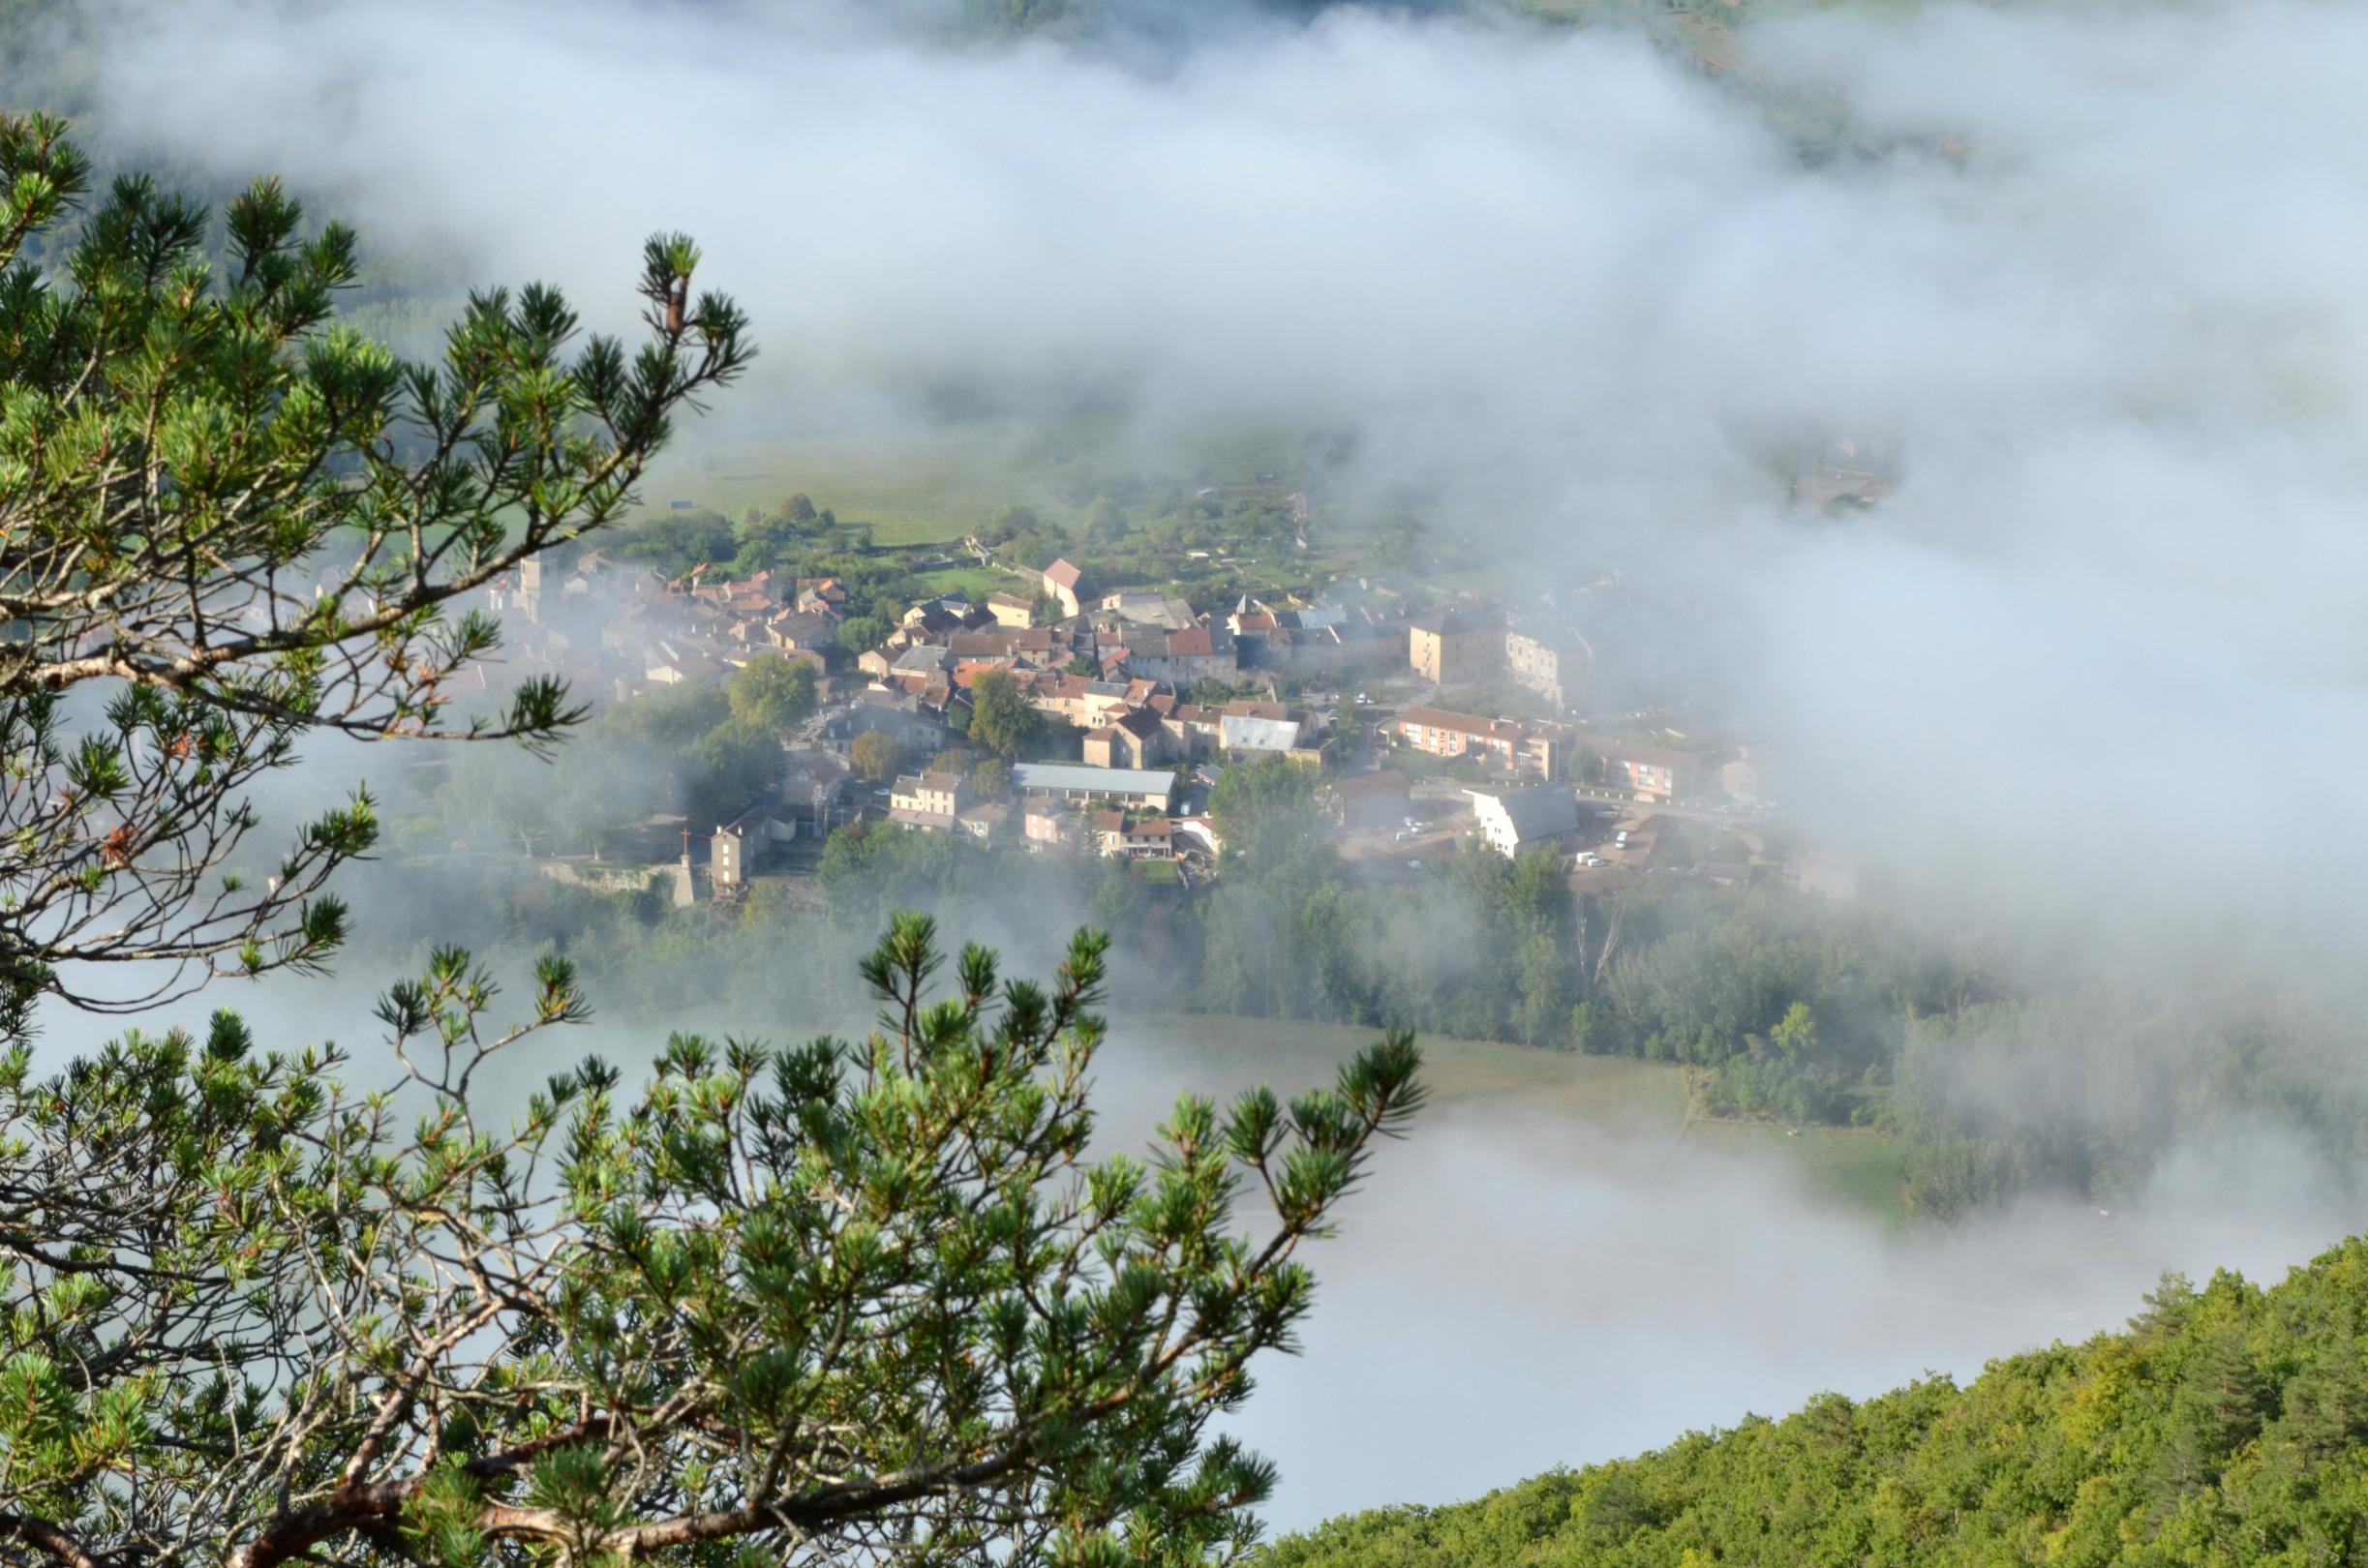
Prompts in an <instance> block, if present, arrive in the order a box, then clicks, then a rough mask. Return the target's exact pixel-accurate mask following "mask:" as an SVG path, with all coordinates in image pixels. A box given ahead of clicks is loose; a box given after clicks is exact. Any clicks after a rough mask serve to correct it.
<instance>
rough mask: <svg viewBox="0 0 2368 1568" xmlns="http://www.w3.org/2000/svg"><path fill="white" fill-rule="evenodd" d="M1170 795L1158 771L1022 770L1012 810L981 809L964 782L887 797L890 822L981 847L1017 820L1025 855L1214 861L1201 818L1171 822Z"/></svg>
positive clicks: (938, 778)
mask: <svg viewBox="0 0 2368 1568" xmlns="http://www.w3.org/2000/svg"><path fill="white" fill-rule="evenodd" d="M1175 788H1176V781H1175V774H1174V773H1172V772H1169V771H1167V770H1164V769H1128V768H1087V767H1080V766H1078V765H1074V764H1061V763H1021V764H1019V765H1018V766H1017V767H1016V768H1014V769H1012V796H1013V800H1012V801H1011V802H1005V801H1000V800H989V801H981V800H978V799H974V798H973V796H972V794H971V789H970V781H969V779H968V777H967V776H966V775H963V774H960V773H940V772H924V773H913V774H908V775H906V776H905V777H903V778H899V779H897V780H896V787H895V788H894V789H893V790H892V791H891V792H890V794H889V810H888V820H889V821H890V822H892V823H895V824H896V825H897V826H899V827H902V828H910V829H922V830H925V831H938V832H962V833H968V834H970V835H971V836H973V837H975V838H981V839H986V838H991V837H993V836H994V835H995V834H996V833H997V832H998V831H1002V830H1004V829H1007V827H1008V826H1009V824H1010V823H1011V821H1012V819H1013V818H1014V817H1015V816H1017V818H1018V820H1019V825H1020V830H1021V831H1022V832H1023V833H1024V834H1025V835H1026V842H1027V844H1028V847H1029V848H1031V849H1054V848H1064V849H1077V848H1084V849H1090V850H1093V851H1095V852H1096V853H1099V854H1102V855H1109V856H1119V857H1123V858H1126V859H1172V858H1174V857H1175V856H1176V855H1177V854H1178V853H1180V852H1181V851H1183V850H1184V849H1186V848H1188V847H1191V848H1199V849H1200V850H1203V851H1205V852H1207V853H1209V854H1212V855H1213V854H1215V853H1216V852H1217V848H1218V844H1217V839H1216V836H1215V833H1214V832H1213V830H1212V829H1210V827H1209V824H1208V820H1207V819H1206V818H1205V817H1175V816H1172V815H1170V812H1171V811H1172V809H1173V806H1174V800H1175Z"/></svg>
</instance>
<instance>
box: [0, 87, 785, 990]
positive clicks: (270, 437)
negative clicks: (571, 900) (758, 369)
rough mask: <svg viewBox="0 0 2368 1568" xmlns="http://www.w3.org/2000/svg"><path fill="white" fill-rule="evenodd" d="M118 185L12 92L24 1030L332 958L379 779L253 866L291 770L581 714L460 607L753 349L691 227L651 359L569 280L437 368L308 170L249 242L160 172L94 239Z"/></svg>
mask: <svg viewBox="0 0 2368 1568" xmlns="http://www.w3.org/2000/svg"><path fill="white" fill-rule="evenodd" d="M88 181H89V164H88V161H87V160H86V159H85V158H84V157H83V155H82V154H81V153H80V152H78V151H77V150H76V148H75V146H74V145H73V144H72V142H71V141H69V140H68V139H67V138H66V136H65V127H64V126H63V124H62V123H61V122H59V121H58V120H56V119H53V118H51V117H48V116H45V115H27V116H21V117H16V116H0V380H4V381H5V389H4V390H0V618H5V630H4V631H0V841H4V842H5V843H6V845H7V852H6V856H5V859H0V1034H7V1035H16V1034H20V1033H21V1032H22V1030H23V1028H24V1027H25V1024H26V1022H27V1019H28V1016H29V1012H30V1010H31V1008H32V1006H33V1005H34V1003H35V1001H36V1000H37V999H38V998H39V997H41V996H42V995H44V994H53V995H60V996H64V997H66V998H67V999H68V1000H71V1001H73V1002H75V1003H76V1004H78V1005H81V1006H85V1007H95V1008H102V1009H111V1010H131V1009H134V1008H137V1007H140V1006H144V1005H148V1004H150V1003H152V1002H154V1001H156V1000H158V999H160V998H162V997H165V996H168V995H172V994H177V993H178V992H180V991H182V990H185V989H187V988H189V987H191V986H194V985H196V984H199V983H202V982H203V980H205V979H207V978H209V977H211V976H213V975H216V974H220V973H226V972H228V973H236V974H241V975H250V974H256V973H259V972H261V971H264V970H268V969H273V968H297V969H304V968H310V967H314V966H317V965H318V964H319V962H320V960H321V959H322V958H323V957H324V956H326V955H327V954H328V953H329V952H331V951H332V950H335V948H336V947H337V946H338V944H339V942H340V940H341V939H342V937H343V934H344V930H345V911H344V908H343V906H342V905H341V904H340V903H339V902H338V901H337V899H336V898H335V897H334V896H332V895H329V894H327V893H326V892H325V891H324V889H325V885H326V883H327V880H328V878H329V876H330V874H331V872H333V871H334V870H335V869H336V867H337V866H338V865H340V864H342V863H343V862H344V861H346V860H348V859H351V858H353V857H354V856H356V855H359V854H362V853H364V852H366V851H367V850H368V849H369V847H370V846H371V844H372V843H373V842H374V840H375V836H376V830H377V828H376V822H375V819H374V816H373V809H372V802H371V800H370V799H369V797H368V796H367V795H366V794H362V795H357V796H356V797H355V798H354V799H352V800H351V801H349V803H348V804H346V805H345V806H343V807H340V808H338V809H336V810H333V811H330V812H328V813H326V814H324V815H323V816H322V817H321V818H320V819H319V821H317V822H315V823H312V824H309V825H307V826H306V827H305V828H304V829H302V830H301V831H300V832H299V833H298V834H297V835H296V837H295V840H294V842H293V843H292V844H290V845H288V847H287V848H286V849H285V850H283V851H282V852H281V853H280V854H278V855H277V856H276V857H263V858H259V859H258V858H255V857H247V858H245V859H241V857H240V855H239V851H240V847H241V843H242V840H244V839H245V838H246V836H247V834H248V833H249V831H250V830H251V829H253V828H254V827H255V826H256V816H255V813H254V811H253V810H252V808H251V806H250V804H249V798H250V794H251V791H252V790H253V788H254V786H255V784H256V783H257V781H258V779H259V778H260V777H261V776H262V775H264V774H265V773H268V772H269V771H271V770H273V769H280V768H284V767H287V766H288V764H289V763H291V762H292V761H293V760H294V758H295V747H296V744H297V742H298V741H299V740H301V739H303V738H304V737H305V736H307V735H308V734H312V733H316V732H324V731H326V732H334V733H339V734H344V735H349V736H354V737H358V738H361V739H371V740H376V739H388V738H394V737H443V738H448V739H515V740H520V741H524V742H526V743H528V744H541V743H545V742H548V741H549V740H550V739H552V738H554V737H555V736H556V735H558V733H559V732H560V731H562V729H564V728H565V727H566V726H567V725H568V724H570V723H572V722H574V721H575V720H576V719H577V718H578V717H580V716H581V710H580V709H578V708H576V707H574V706H573V705H571V703H570V702H569V700H568V697H567V694H566V692H565V690H564V689H563V688H562V686H561V685H560V683H559V682H557V681H555V680H551V679H548V678H536V679H529V680H527V681H525V682H524V683H522V684H521V685H520V686H518V687H517V689H516V690H515V691H514V692H512V693H511V694H509V696H508V698H507V700H506V702H505V703H503V704H502V705H501V706H500V707H499V708H498V709H495V710H491V711H479V712H473V713H469V714H466V715H461V714H457V713H455V712H454V711H453V709H452V704H453V695H452V683H453V679H454V678H455V676H456V675H457V674H458V673H459V672H460V671H462V670H463V669H464V668H465V667H467V666H469V665H471V663H473V662H475V661H478V660H481V659H483V658H485V657H486V656H487V655H489V654H491V653H493V652H494V651H495V650H496V649H497V648H498V646H499V634H498V629H497V627H496V625H495V622H494V621H493V620H492V619H491V618H489V617H487V616H486V615H484V614H482V613H481V612H477V611H473V610H471V611H462V610H461V609H460V607H459V606H457V605H455V604H454V602H453V601H454V600H455V599H457V598H458V597H459V596H460V595H463V594H466V593H469V592H471V590H473V589H476V588H482V587H483V586H484V585H486V584H488V583H490V582H492V581H493V580H494V579H495V578H497V577H498V576H500V575H501V573H503V572H505V571H507V570H509V569H510V568H512V567H513V566H515V565H517V564H518V563H519V562H520V561H522V560H524V559H526V558H528V557H530V556H531V555H533V554H535V553H537V552H539V551H543V550H547V549H550V548H551V547H553V546H555V545H559V544H562V543H565V542H566V541H568V540H571V539H575V538H578V537H580V536H581V535H582V534H583V533H585V532H586V531H587V530H589V529H591V528H597V527H599V526H600V525H601V524H603V523H605V522H608V521H610V520H611V519H613V518H614V517H616V516H617V515H618V514H619V512H620V511H621V510H622V509H623V508H624V507H626V506H627V505H629V504H630V503H631V502H632V500H633V486H634V485H635V483H636V482H637V481H638V480H639V479H640V477H641V476H642V474H643V472H644V470H645V468H646V467H647V465H648V464H649V462H650V460H651V459H652V458H653V456H654V455H655V454H656V453H657V452H658V451H659V450H660V449H661V448H662V447H663V446H664V445H665V444H666V441H667V439H668V437H669V436H670V434H671V430H672V425H671V421H672V418H673V416H674V415H675V413H676V412H677V411H678V410H680V409H681V408H683V407H696V405H697V399H698V398H699V396H700V395H701V394H702V393H703V392H705V391H707V390H709V389H712V388H715V387H719V386H722V385H725V384H727V383H728V382H730V381H731V380H733V379H734V378H735V377H738V376H739V375H740V373H741V372H742V371H743V370H744V368H745V366H746V365H747V363H748V361H749V359H750V357H751V356H752V354H753V353H754V349H753V347H751V345H750V344H749V342H748V341H747V338H746V334H745V323H744V318H743V316H742V314H741V312H740V310H739V308H738V307H737V306H735V305H734V304H733V303H732V301H731V300H729V299H728V298H725V297H724V296H722V295H719V294H713V293H707V294H700V295H698V296H697V297H696V298H695V299H694V297H693V295H692V293H691V276H692V272H693V270H694V268H695V267H696V264H697V261H698V253H697V251H696V249H695V248H694V247H693V246H692V244H691V243H690V241H689V240H687V239H686V238H684V237H683V236H681V235H660V236H657V237H655V238H653V239H652V240H651V241H650V243H649V245H648V247H647V248H646V252H645V255H644V257H643V272H642V277H641V281H640V286H639V291H640V295H641V298H642V301H643V306H644V309H643V321H644V323H645V326H646V328H647V338H646V340H645V341H644V342H643V343H642V344H641V345H640V346H639V347H638V348H637V349H635V350H633V351H632V352H630V353H628V352H627V350H626V348H625V347H623V345H622V344H621V343H620V342H618V341H617V340H616V339H613V338H609V337H606V336H602V335H598V334H593V335H589V336H584V337H582V339H581V341H580V343H579V341H578V340H579V333H578V323H577V317H576V316H575V315H574V313H573V312H572V311H571V310H570V309H569V308H568V306H567V304H566V302H565V301H564V300H563V299H562V297H561V296H560V294H559V293H558V292H557V291H556V290H554V289H551V288H549V287H546V286H540V285H535V286H528V287H526V288H523V289H521V290H519V291H518V292H517V293H515V294H512V293H510V292H508V291H505V290H495V291H491V292H486V293H481V294H477V295H474V296H472V298H471V301H470V305H469V308H468V311H467V313H466V315H465V316H464V317H463V319H462V320H461V321H460V322H458V323H457V324H456V325H454V326H453V327H452V328H451V329H450V331H449V332H448V333H447V335H446V346H445V350H444V352H443V354H442V356H441V358H440V360H439V361H437V362H433V363H425V364H410V363H406V362H404V361H402V360H400V359H398V358H397V357H395V356H394V355H393V354H392V353H390V352H388V351H387V350H386V349H385V348H383V347H380V346H379V345H377V344H374V343H372V342H369V341H368V340H366V339H364V338H362V337H360V336H359V335H357V334H355V333H353V332H352V331H350V330H349V329H347V328H344V327H342V326H340V325H338V324H336V323H335V321H334V320H333V310H332V304H333V299H334V296H335V295H336V293H337V292H338V290H340V289H341V288H343V287H345V286H349V285H350V284H351V283H352V281H353V279H354V276H355V251H354V239H353V235H352V234H351V232H350V231H349V230H348V229H346V228H344V227H343V226H338V225H335V224H331V225H328V226H324V227H322V228H321V229H320V230H319V233H318V234H315V235H312V236H311V237H309V238H308V237H305V235H304V232H303V228H304V225H303V214H302V212H301V210H300V209H299V207H298V205H297V204H296V203H295V202H294V201H293V200H291V199H289V198H288V196H286V195H285V194H283V193H282V191H281V190H280V189H279V187H278V186H277V185H276V184H275V183H273V182H271V181H268V180H265V181H258V183H257V184H256V185H255V186H254V187H253V188H252V189H251V190H250V191H248V192H247V193H246V194H245V195H244V196H240V197H238V198H237V199H236V200H234V201H232V202H230V203H229V204H228V208H227V210H226V211H225V213H224V215H223V225H222V245H221V251H222V255H223V260H222V262H221V263H220V264H219V265H216V264H212V263H209V261H208V260H207V259H206V254H207V241H208V236H209V233H210V232H211V227H210V221H209V217H208V215H207V213H206V212H205V210H204V209H203V208H201V207H199V206H197V205H195V204H193V203H191V202H189V201H188V200H186V199H184V198H182V197H180V196H174V195H171V194H169V193H167V192H164V191H162V190H160V189H159V188H158V187H157V186H156V185H155V184H154V183H153V182H151V181H149V180H148V179H146V178H144V177H137V176H134V177H126V178H122V179H118V180H116V181H115V182H114V184H113V186H112V187H111V189H110V190H109V192H108V194H107V196H106V198H105V199H104V200H102V201H99V202H97V203H96V204H95V205H94V206H92V207H90V208H89V210H88V211H87V212H86V213H83V216H82V223H81V226H80V228H79V231H78V232H77V233H76V234H75V235H74V236H72V237H71V238H69V237H66V236H63V235H61V234H60V233H59V232H58V230H59V229H60V228H61V226H63V225H64V224H65V223H66V222H67V221H68V220H69V219H70V218H71V217H73V216H74V215H76V213H81V212H82V209H83V200H82V198H83V196H84V195H85V191H86V187H87V185H88ZM85 699H87V700H85ZM132 964H138V965H143V966H147V967H145V968H143V969H141V970H139V971H137V973H136V974H133V975H132V978H128V979H127V980H125V981H124V982H123V983H122V984H121V985H120V986H110V985H107V984H105V983H102V982H99V981H94V980H92V979H91V978H90V977H92V976H93V975H96V974H99V973H101V971H98V970H94V969H92V968H89V967H87V966H92V965H116V966H122V965H132ZM110 973H115V974H126V973H127V971H124V970H121V969H117V970H114V971H110Z"/></svg>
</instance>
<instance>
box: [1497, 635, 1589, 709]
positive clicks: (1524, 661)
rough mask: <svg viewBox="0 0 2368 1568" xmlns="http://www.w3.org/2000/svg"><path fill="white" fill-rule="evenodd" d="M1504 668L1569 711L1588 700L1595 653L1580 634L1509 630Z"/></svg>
mask: <svg viewBox="0 0 2368 1568" xmlns="http://www.w3.org/2000/svg"><path fill="white" fill-rule="evenodd" d="M1504 669H1505V673H1506V674H1507V675H1510V676H1511V677H1512V678H1513V679H1514V681H1515V682H1516V683H1517V684H1519V685H1521V686H1523V687H1526V688H1527V689H1529V690H1531V691H1533V692H1535V693H1537V695H1539V696H1540V697H1543V698H1544V699H1545V700H1546V701H1547V702H1549V703H1552V704H1553V705H1554V706H1555V707H1556V708H1559V709H1563V710H1565V711H1567V710H1568V709H1573V708H1576V707H1578V706H1579V705H1580V704H1581V703H1583V702H1585V701H1586V700H1587V695H1588V692H1589V690H1590V688H1591V687H1592V686H1593V684H1594V671H1595V653H1594V648H1589V647H1588V646H1587V640H1586V639H1585V638H1583V637H1581V636H1579V635H1578V633H1576V632H1559V633H1558V632H1538V633H1533V632H1522V631H1508V632H1506V633H1505V634H1504Z"/></svg>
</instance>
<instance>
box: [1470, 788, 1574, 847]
mask: <svg viewBox="0 0 2368 1568" xmlns="http://www.w3.org/2000/svg"><path fill="white" fill-rule="evenodd" d="M1470 793H1471V796H1472V815H1473V816H1475V817H1477V818H1478V819H1479V823H1480V836H1481V837H1483V838H1485V839H1487V840H1488V847H1489V848H1490V849H1493V850H1495V851H1496V852H1497V853H1498V854H1499V855H1502V856H1503V857H1504V858H1505V859H1512V858H1513V857H1514V856H1517V855H1519V854H1520V853H1521V852H1522V851H1523V850H1525V849H1528V848H1529V847H1530V846H1531V845H1533V844H1559V843H1562V842H1563V841H1564V840H1566V839H1568V838H1569V837H1570V836H1571V835H1572V834H1574V833H1576V832H1577V831H1578V830H1579V798H1578V796H1577V794H1576V793H1575V792H1573V791H1571V790H1569V789H1567V788H1565V787H1563V786H1562V785H1559V784H1541V785H1539V786H1538V787H1537V788H1535V789H1533V790H1507V791H1506V792H1505V793H1503V795H1491V794H1489V793H1488V792H1487V791H1485V790H1473V791H1471V792H1470Z"/></svg>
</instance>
